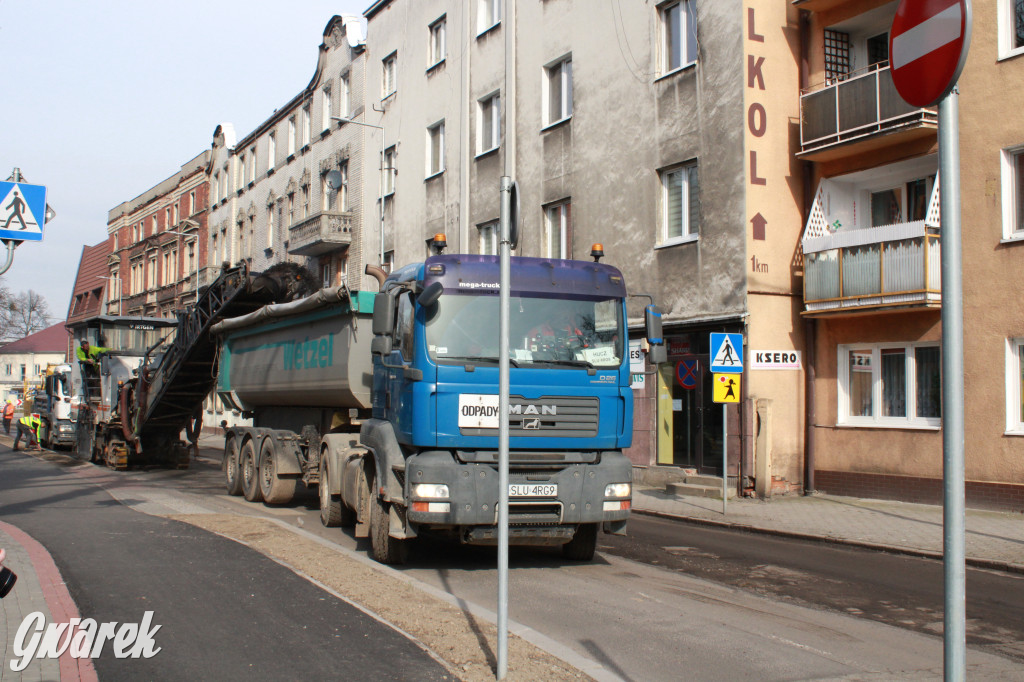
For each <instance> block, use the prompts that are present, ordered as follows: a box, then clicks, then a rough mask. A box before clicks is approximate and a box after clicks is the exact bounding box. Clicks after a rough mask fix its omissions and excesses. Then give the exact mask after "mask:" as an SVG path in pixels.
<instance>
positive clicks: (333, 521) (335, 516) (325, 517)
mask: <svg viewBox="0 0 1024 682" xmlns="http://www.w3.org/2000/svg"><path fill="white" fill-rule="evenodd" d="M328 475H329V474H328V465H327V457H325V456H324V455H322V456H321V470H319V482H318V483H317V485H316V492H317V493H318V494H319V500H321V523H323V524H324V525H326V526H327V527H329V528H335V527H337V526H339V525H341V520H342V511H343V508H344V505H343V504H342V503H341V496H336V495H331V480H330V478H328Z"/></svg>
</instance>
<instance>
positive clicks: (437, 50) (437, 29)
mask: <svg viewBox="0 0 1024 682" xmlns="http://www.w3.org/2000/svg"><path fill="white" fill-rule="evenodd" d="M445 23H446V22H445V17H441V18H440V19H438V20H437V21H435V22H434V23H432V24H431V25H430V54H429V55H428V56H427V63H428V65H429V66H437V65H438V64H440V63H441V62H443V61H444V58H445V44H444V40H445V38H444V32H445Z"/></svg>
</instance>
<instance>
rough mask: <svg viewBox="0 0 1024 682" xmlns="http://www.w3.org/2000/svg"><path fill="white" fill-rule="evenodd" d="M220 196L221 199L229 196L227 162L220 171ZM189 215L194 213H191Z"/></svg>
mask: <svg viewBox="0 0 1024 682" xmlns="http://www.w3.org/2000/svg"><path fill="white" fill-rule="evenodd" d="M220 198H221V201H223V200H224V199H227V198H228V165H227V164H226V163H225V164H224V168H222V169H221V171H220ZM189 215H192V214H191V213H189Z"/></svg>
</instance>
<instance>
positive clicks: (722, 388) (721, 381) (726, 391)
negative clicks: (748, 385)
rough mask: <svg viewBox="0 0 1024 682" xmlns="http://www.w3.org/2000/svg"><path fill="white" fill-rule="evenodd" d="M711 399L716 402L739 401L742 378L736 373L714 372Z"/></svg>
mask: <svg viewBox="0 0 1024 682" xmlns="http://www.w3.org/2000/svg"><path fill="white" fill-rule="evenodd" d="M712 377H713V380H712V382H711V385H712V389H711V399H712V401H713V402H716V403H738V402H739V401H740V379H742V378H743V377H738V376H736V375H734V374H713V375H712Z"/></svg>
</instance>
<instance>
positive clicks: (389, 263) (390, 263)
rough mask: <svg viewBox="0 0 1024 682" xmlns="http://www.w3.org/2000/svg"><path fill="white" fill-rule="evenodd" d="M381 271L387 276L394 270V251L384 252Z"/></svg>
mask: <svg viewBox="0 0 1024 682" xmlns="http://www.w3.org/2000/svg"><path fill="white" fill-rule="evenodd" d="M381 269H382V270H384V272H386V273H388V274H389V275H390V274H391V272H392V271H393V270H394V269H395V252H394V251H385V252H384V263H383V264H382V266H381Z"/></svg>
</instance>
